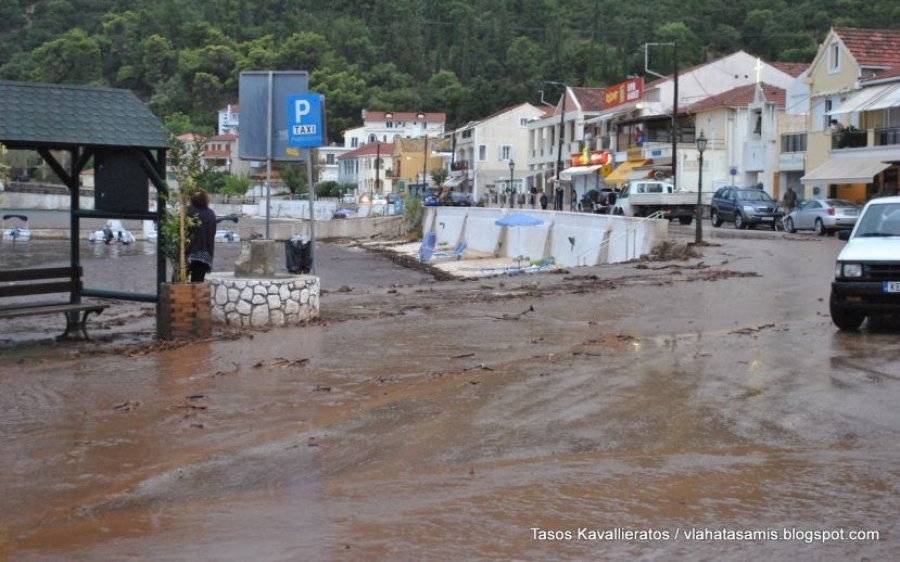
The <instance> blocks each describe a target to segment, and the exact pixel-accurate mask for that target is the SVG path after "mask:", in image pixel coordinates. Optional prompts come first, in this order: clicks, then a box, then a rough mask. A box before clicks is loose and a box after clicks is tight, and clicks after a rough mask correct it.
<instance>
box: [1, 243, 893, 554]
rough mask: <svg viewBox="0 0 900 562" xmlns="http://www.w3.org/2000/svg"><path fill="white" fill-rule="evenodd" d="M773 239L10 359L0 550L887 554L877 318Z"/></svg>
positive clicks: (887, 389)
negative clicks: (300, 319) (307, 316)
mask: <svg viewBox="0 0 900 562" xmlns="http://www.w3.org/2000/svg"><path fill="white" fill-rule="evenodd" d="M792 240H793V239H792ZM777 244H780V245H772V242H765V241H764V242H760V241H759V240H733V241H728V242H727V243H724V244H723V245H722V246H720V247H713V248H709V249H707V250H706V251H705V255H704V256H703V257H702V258H699V259H695V260H690V261H688V262H678V263H668V262H664V263H652V262H651V264H650V265H649V267H645V268H639V267H635V266H634V265H626V266H619V267H610V268H591V269H589V270H572V271H571V272H569V273H568V274H557V275H543V274H542V275H540V276H535V277H533V278H523V277H521V276H520V277H517V278H503V277H500V278H494V279H488V280H481V281H475V282H450V283H419V282H409V283H394V284H384V283H381V284H379V283H375V284H366V283H365V282H361V283H360V284H359V285H354V284H353V283H349V286H348V288H347V289H346V290H344V291H331V292H326V294H324V295H323V298H322V310H323V320H322V321H321V322H319V323H316V324H315V325H311V326H307V327H304V328H295V329H294V328H292V329H282V330H272V331H267V332H256V333H253V334H244V335H241V336H239V337H235V336H233V335H227V334H222V337H220V338H219V339H216V340H214V341H210V342H203V343H196V344H192V345H189V346H186V347H179V348H174V349H169V348H160V347H159V346H153V345H152V344H146V345H143V346H134V345H128V346H119V347H117V348H116V352H117V353H119V354H121V355H116V354H112V353H110V352H109V350H108V347H109V346H110V345H112V344H111V343H106V344H103V345H98V346H96V347H92V346H90V345H88V346H85V345H74V346H59V345H55V344H46V345H45V346H43V345H42V344H38V345H37V347H36V348H29V349H27V350H24V351H23V350H19V351H17V352H16V353H14V354H12V355H8V354H7V357H6V358H5V359H4V361H3V362H2V366H0V381H2V383H3V385H4V392H3V393H2V394H0V432H2V433H0V435H2V438H3V443H4V447H3V448H2V452H0V489H2V490H4V494H3V495H2V499H0V529H2V531H0V553H3V554H5V555H6V556H7V558H9V559H11V560H29V561H30V560H248V559H253V560H611V559H616V560H618V559H638V560H650V559H653V560H660V559H661V560H671V559H689V560H756V559H761V558H771V559H776V560H781V559H792V560H847V559H856V560H867V559H868V560H883V559H892V558H893V557H894V553H895V552H897V550H898V530H897V528H896V527H897V523H896V517H895V514H896V513H898V509H900V500H898V495H897V494H896V493H895V491H896V488H897V486H898V469H897V468H896V466H898V463H897V460H898V456H900V454H898V452H897V451H898V448H897V447H896V446H895V445H896V441H897V439H898V432H897V427H900V425H898V423H897V422H898V421H900V420H898V415H900V414H898V411H897V408H896V406H895V405H896V403H897V398H898V394H900V388H898V384H897V383H898V377H900V368H898V367H897V366H896V365H897V361H896V356H897V354H898V353H900V344H898V343H897V338H896V334H897V329H896V328H894V327H892V326H890V325H886V326H884V325H882V326H872V327H870V328H868V329H866V330H865V331H863V332H862V333H860V334H841V333H838V332H836V331H835V330H834V328H833V327H832V326H831V324H830V319H829V318H828V316H827V301H826V302H823V300H822V294H823V291H824V292H825V295H826V298H827V286H828V275H829V274H830V271H831V269H832V265H831V263H830V262H831V261H832V260H833V258H834V255H836V253H837V250H838V249H839V242H837V241H833V240H818V239H812V240H809V239H803V240H801V241H791V242H788V241H785V240H782V241H779V242H777ZM334 255H335V256H336V258H335V260H334V261H336V262H341V261H345V260H346V261H348V262H352V261H354V260H357V259H366V260H368V259H371V256H369V255H366V257H365V258H363V257H360V256H358V255H357V254H356V253H355V252H349V253H348V254H346V255H344V254H343V253H340V252H337V251H336V253H335V254H334ZM700 262H703V264H700ZM365 263H366V264H367V268H366V269H365V270H361V271H360V270H358V271H356V272H355V273H356V274H357V275H359V276H360V277H363V278H364V277H365V274H364V271H369V270H372V271H374V270H376V269H378V268H379V267H382V268H386V270H387V271H391V268H392V267H393V264H390V263H382V265H381V266H375V265H374V264H375V263H378V262H369V261H366V262H365ZM673 266H674V267H673ZM685 266H689V267H685ZM748 272H754V273H755V274H753V275H748V274H747V273H748ZM757 274H758V275H757ZM382 275H383V274H382ZM342 280H344V281H346V280H347V279H346V278H342ZM336 281H338V279H337V278H335V279H332V280H331V282H332V283H334V282H336ZM122 329H125V327H123V328H122ZM226 336H227V337H226ZM112 343H114V341H113V342H112ZM35 349H38V350H40V349H46V353H43V354H39V353H35ZM579 529H584V530H586V531H585V534H584V536H579ZM785 529H787V530H788V531H790V532H791V536H790V537H789V538H787V539H786V538H785ZM842 529H843V531H844V535H845V538H844V539H843V540H834V541H827V542H823V541H822V540H821V539H819V540H815V539H816V537H814V536H813V535H812V534H810V535H808V536H809V539H810V540H809V542H808V543H807V542H806V541H805V539H806V537H807V535H805V534H804V532H806V531H809V532H810V533H811V532H812V531H828V532H832V531H834V532H837V533H839V532H840V530H842ZM792 530H793V531H792ZM851 530H853V531H859V530H863V531H877V532H879V534H880V536H879V539H878V540H850V539H849V537H848V535H849V533H850V531H851ZM587 531H603V532H606V531H609V532H610V533H612V537H611V540H602V539H597V538H591V537H589V536H588V534H587ZM751 531H752V532H756V533H757V537H756V538H755V540H746V539H743V538H741V539H735V538H733V537H731V538H732V539H733V540H716V538H715V537H714V536H712V533H714V532H720V533H722V532H725V533H728V532H732V533H733V532H741V533H744V532H751ZM567 532H568V533H570V534H571V538H567V536H566V533H567ZM694 532H696V533H701V535H702V534H704V533H708V534H710V536H709V537H708V538H703V539H698V538H689V537H690V535H688V536H686V534H689V533H694ZM627 533H637V534H636V536H633V537H623V535H625V534H627ZM798 533H799V534H798ZM557 535H559V536H561V537H562V539H561V540H550V539H549V538H548V537H550V536H557ZM676 535H677V536H676Z"/></svg>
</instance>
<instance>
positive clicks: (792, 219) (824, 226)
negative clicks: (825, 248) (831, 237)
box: [784, 199, 859, 235]
mask: <svg viewBox="0 0 900 562" xmlns="http://www.w3.org/2000/svg"><path fill="white" fill-rule="evenodd" d="M857 218H859V205H857V204H856V203H853V202H850V201H845V200H843V199H810V200H807V201H803V202H802V203H800V206H799V207H798V208H796V209H794V210H793V211H792V212H790V213H788V215H787V216H786V217H784V229H785V230H787V231H788V232H797V231H798V230H815V231H816V234H819V235H825V234H834V232H835V231H836V230H850V229H852V228H853V226H854V225H855V224H856V219H857Z"/></svg>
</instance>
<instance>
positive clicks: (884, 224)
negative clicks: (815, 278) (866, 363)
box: [829, 197, 900, 331]
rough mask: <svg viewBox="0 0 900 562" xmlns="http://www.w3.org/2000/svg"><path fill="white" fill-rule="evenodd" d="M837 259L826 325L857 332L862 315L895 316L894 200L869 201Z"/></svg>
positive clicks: (898, 244) (899, 289) (898, 229)
mask: <svg viewBox="0 0 900 562" xmlns="http://www.w3.org/2000/svg"><path fill="white" fill-rule="evenodd" d="M838 236H839V237H840V238H841V239H842V240H847V244H846V245H845V246H844V248H843V249H842V250H841V253H840V254H838V257H837V262H836V263H835V266H834V281H832V283H831V298H830V299H829V309H830V311H831V320H832V322H834V324H835V326H837V327H838V328H840V329H841V330H847V331H853V330H856V329H858V328H859V327H860V326H861V325H862V323H863V321H864V320H865V319H866V317H868V316H875V315H887V314H900V197H880V198H878V199H872V200H871V201H869V202H868V203H866V206H865V207H863V210H862V214H861V215H860V216H859V220H857V221H856V226H855V227H853V230H852V231H850V232H849V233H848V231H846V230H845V231H841V232H839V234H838Z"/></svg>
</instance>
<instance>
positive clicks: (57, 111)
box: [0, 80, 169, 149]
mask: <svg viewBox="0 0 900 562" xmlns="http://www.w3.org/2000/svg"><path fill="white" fill-rule="evenodd" d="M0 142H3V143H4V144H6V145H7V146H9V147H11V148H36V147H45V148H65V147H75V146H94V147H101V146H105V147H140V148H152V149H166V148H168V144H169V143H168V140H167V138H166V134H165V131H164V129H163V125H162V122H161V121H160V120H159V118H157V117H156V116H155V115H154V114H153V112H151V111H150V110H149V109H148V108H147V106H145V105H144V104H143V103H142V102H141V101H140V100H139V99H138V98H137V96H135V95H134V93H132V92H131V91H129V90H121V89H114V88H95V87H88V86H73V85H67V84H40V83H30V82H10V81H2V80H0Z"/></svg>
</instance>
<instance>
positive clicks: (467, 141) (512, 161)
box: [444, 103, 546, 202]
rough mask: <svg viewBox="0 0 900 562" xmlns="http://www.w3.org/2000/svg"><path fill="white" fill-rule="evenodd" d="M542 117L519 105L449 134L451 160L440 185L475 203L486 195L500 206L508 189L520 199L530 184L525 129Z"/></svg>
mask: <svg viewBox="0 0 900 562" xmlns="http://www.w3.org/2000/svg"><path fill="white" fill-rule="evenodd" d="M545 114H546V111H545V110H543V109H541V108H539V107H536V106H534V105H532V104H530V103H523V104H520V105H516V106H513V107H508V108H506V109H503V110H501V111H498V112H497V113H494V114H493V115H490V116H488V117H485V118H484V119H481V120H479V121H473V122H471V123H468V124H466V125H465V126H464V127H460V128H459V129H456V130H454V131H450V132H449V133H448V134H447V138H449V139H450V141H451V150H452V154H453V156H452V159H451V162H450V177H449V178H448V180H447V181H446V182H445V184H444V185H445V186H447V187H451V188H453V189H456V190H458V191H465V192H467V193H471V194H472V197H473V199H474V200H476V201H477V200H479V199H480V198H481V197H482V196H483V195H487V196H488V197H489V198H490V200H491V201H493V202H496V201H498V200H499V201H500V202H503V201H505V200H506V196H508V195H509V194H510V193H509V191H508V190H509V188H511V189H512V193H513V194H518V195H519V197H520V198H521V197H522V196H523V194H526V193H529V192H530V189H531V187H532V186H533V185H534V184H533V181H532V177H531V176H530V175H529V173H528V160H529V146H528V126H529V124H530V123H531V122H533V121H535V120H538V119H540V118H541V117H543V116H544V115H545ZM516 170H518V171H519V174H518V175H517V174H516ZM511 178H512V181H510V179H511ZM498 198H499V199H498Z"/></svg>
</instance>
